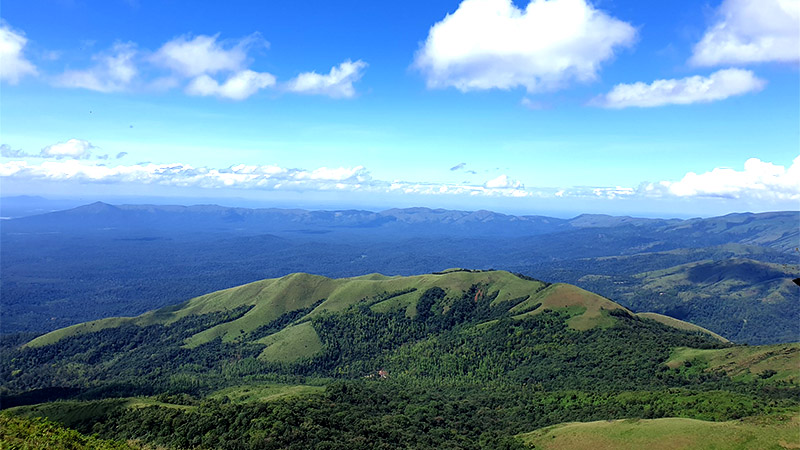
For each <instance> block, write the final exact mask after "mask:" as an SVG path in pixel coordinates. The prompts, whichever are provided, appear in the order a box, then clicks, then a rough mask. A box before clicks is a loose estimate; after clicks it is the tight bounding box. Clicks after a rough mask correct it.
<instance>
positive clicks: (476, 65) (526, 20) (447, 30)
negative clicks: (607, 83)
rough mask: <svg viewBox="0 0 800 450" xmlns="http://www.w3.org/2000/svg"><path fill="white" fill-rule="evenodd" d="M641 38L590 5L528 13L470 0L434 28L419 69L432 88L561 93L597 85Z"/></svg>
mask: <svg viewBox="0 0 800 450" xmlns="http://www.w3.org/2000/svg"><path fill="white" fill-rule="evenodd" d="M635 37H636V30H635V29H634V28H633V27H632V26H631V25H630V24H628V23H626V22H623V21H621V20H618V19H616V18H614V17H611V16H609V15H607V14H605V13H604V12H602V11H600V10H598V9H595V8H594V7H592V5H590V4H589V3H587V2H586V0H549V1H547V0H532V1H531V2H530V3H528V5H527V7H526V8H525V9H524V10H522V9H519V8H517V7H516V6H515V5H514V4H513V3H512V1H511V0H464V1H463V2H462V3H461V4H460V5H459V7H458V9H457V10H456V11H455V12H454V13H453V14H448V15H447V16H446V17H445V18H444V19H442V21H441V22H438V23H436V24H435V25H433V27H431V29H430V31H429V33H428V37H427V39H426V41H425V43H424V44H423V45H422V47H421V48H420V50H419V51H418V52H417V54H416V57H415V60H414V66H415V67H416V68H417V69H419V70H420V71H422V73H423V74H424V75H425V77H426V80H427V86H428V87H429V88H445V87H455V88H456V89H459V90H460V91H462V92H466V91H473V90H481V89H492V88H498V89H511V88H514V87H518V86H523V87H525V88H526V89H527V90H528V92H537V91H544V90H554V89H558V88H560V87H561V86H563V85H564V84H565V83H567V82H568V81H570V80H573V79H574V80H578V81H590V80H593V79H595V78H596V76H597V72H598V70H599V67H600V64H601V63H603V62H605V61H607V60H609V59H610V58H612V57H613V56H614V51H615V50H616V49H617V48H620V47H625V46H630V45H632V44H633V42H634V40H635Z"/></svg>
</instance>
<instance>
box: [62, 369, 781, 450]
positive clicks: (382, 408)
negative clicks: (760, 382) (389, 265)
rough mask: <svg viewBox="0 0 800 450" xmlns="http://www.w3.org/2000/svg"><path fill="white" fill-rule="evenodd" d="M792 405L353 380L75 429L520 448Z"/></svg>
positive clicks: (231, 442)
mask: <svg viewBox="0 0 800 450" xmlns="http://www.w3.org/2000/svg"><path fill="white" fill-rule="evenodd" d="M790 404H791V403H790V402H787V401H763V400H761V399H759V398H758V397H755V396H752V395H745V394H734V393H731V392H724V391H706V392H700V391H691V390H683V389H672V390H662V391H655V392H643V391H636V392H623V393H610V392H581V391H557V392H548V391H542V390H539V389H538V388H536V387H534V386H510V385H507V384H501V383H489V384H479V385H475V384H465V383H436V382H431V381H426V380H417V381H415V382H409V381H399V380H391V379H389V380H352V381H344V382H337V383H334V384H332V385H330V386H328V387H327V388H326V390H325V392H324V393H321V394H315V395H309V396H305V397H299V398H291V399H286V400H278V401H273V402H251V403H247V404H230V403H228V402H226V401H225V400H205V401H203V402H201V403H200V405H199V406H198V407H197V408H196V409H178V408H166V407H157V406H154V407H144V408H133V409H130V408H119V409H116V410H113V411H109V413H108V414H107V415H105V416H103V417H95V418H94V420H93V421H91V422H89V421H87V422H84V423H76V424H75V426H76V427H77V428H78V429H79V430H81V431H83V432H86V433H90V432H96V433H99V434H100V435H101V436H115V437H117V438H125V439H137V440H142V441H144V442H149V443H154V444H158V445H165V446H169V447H174V448H182V449H183V448H187V449H188V448H206V449H211V448H214V449H228V450H246V449H307V448H315V449H376V448H377V449H406V448H415V449H439V448H461V449H484V448H492V449H521V448H525V447H523V446H522V445H521V444H520V443H519V442H518V441H516V440H514V439H513V436H514V435H515V434H517V433H521V432H525V431H531V430H533V429H537V428H540V427H545V426H549V425H553V424H556V423H561V422H568V421H591V420H602V419H616V418H626V417H645V418H658V417H675V416H680V417H694V418H702V419H706V420H731V419H736V418H740V417H745V416H749V415H753V414H760V413H770V412H773V411H782V410H783V409H784V408H785V407H786V406H787V405H790Z"/></svg>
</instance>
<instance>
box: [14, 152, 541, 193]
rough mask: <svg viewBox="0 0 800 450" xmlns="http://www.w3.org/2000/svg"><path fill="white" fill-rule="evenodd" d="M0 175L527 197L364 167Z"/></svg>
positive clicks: (499, 186) (503, 184)
mask: <svg viewBox="0 0 800 450" xmlns="http://www.w3.org/2000/svg"><path fill="white" fill-rule="evenodd" d="M0 177H5V178H8V179H15V180H25V181H71V182H80V183H136V184H158V185H163V186H180V187H197V188H211V189H216V188H238V189H261V190H288V191H365V192H383V193H389V192H398V193H413V194H455V195H459V194H466V195H484V196H510V197H522V196H529V195H532V194H531V193H529V192H526V191H525V190H524V186H522V184H521V183H519V182H517V181H513V180H510V179H509V178H508V177H506V176H502V177H499V178H498V179H496V180H500V181H494V182H491V181H490V182H488V183H486V185H483V186H477V185H459V184H441V183H424V182H422V183H419V182H407V181H399V180H396V181H383V180H375V179H373V178H372V176H371V174H370V172H369V171H368V170H367V169H366V168H364V167H363V166H355V167H338V168H329V167H320V168H317V169H313V170H306V169H296V168H283V167H279V166H276V165H260V166H256V165H245V164H237V165H233V166H230V167H227V168H224V169H214V168H208V167H194V166H191V165H188V164H180V163H176V164H150V163H148V164H144V163H143V164H134V165H118V166H113V167H112V166H107V165H104V164H85V163H82V162H80V161H77V160H69V161H46V162H42V163H41V164H29V163H28V162H26V161H10V162H6V163H0Z"/></svg>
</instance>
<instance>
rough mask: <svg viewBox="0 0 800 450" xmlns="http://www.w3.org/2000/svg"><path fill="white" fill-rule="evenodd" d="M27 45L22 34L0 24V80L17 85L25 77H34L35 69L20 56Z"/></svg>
mask: <svg viewBox="0 0 800 450" xmlns="http://www.w3.org/2000/svg"><path fill="white" fill-rule="evenodd" d="M27 43H28V39H26V38H25V36H24V35H23V34H22V33H19V32H16V31H14V30H12V29H11V27H9V26H8V24H6V23H5V22H0V61H2V64H0V80H3V81H7V82H8V83H11V84H17V83H18V82H19V80H20V78H22V77H24V76H25V75H36V73H37V72H36V67H34V65H33V64H31V62H30V61H28V60H27V59H25V56H23V54H22V51H23V49H24V48H25V45H26V44H27Z"/></svg>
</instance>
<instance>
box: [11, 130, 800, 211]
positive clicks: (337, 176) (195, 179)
mask: <svg viewBox="0 0 800 450" xmlns="http://www.w3.org/2000/svg"><path fill="white" fill-rule="evenodd" d="M71 141H73V140H71ZM84 142H85V141H84ZM86 144H88V143H86ZM86 144H83V143H75V142H70V141H67V142H65V143H59V144H56V145H53V146H49V147H45V149H47V151H48V152H51V153H53V154H59V155H68V157H69V158H72V159H63V160H49V161H44V162H41V163H40V164H30V163H28V162H26V161H9V162H5V163H0V177H3V178H6V179H9V180H18V181H59V182H78V183H104V184H115V183H132V184H145V185H161V186H177V187H194V188H206V189H221V188H233V189H255V190H270V191H295V192H305V191H339V192H367V193H401V194H416V195H462V196H483V197H536V198H603V199H625V198H726V199H746V200H757V201H792V200H794V201H797V200H800V156H798V157H797V158H795V159H794V161H793V162H792V165H791V166H790V167H789V168H788V169H787V168H786V167H784V166H781V165H776V164H773V163H770V162H764V161H761V160H760V159H758V158H750V159H748V160H747V161H746V162H745V163H744V168H743V170H735V169H732V168H725V167H720V168H715V169H713V170H711V171H709V172H705V173H701V174H697V173H694V172H689V173H687V174H686V175H685V176H684V177H683V178H682V179H680V180H678V181H660V182H655V183H649V182H645V183H642V184H640V185H639V186H638V187H636V188H634V187H626V186H573V187H568V188H561V189H558V188H552V187H533V188H531V187H526V186H525V185H524V184H523V183H522V182H520V181H518V180H514V179H512V178H511V177H509V176H508V175H507V174H502V175H499V176H497V177H495V178H492V179H490V180H487V181H486V182H484V183H482V184H468V183H435V182H415V181H405V180H394V181H388V180H377V179H374V178H373V177H372V175H371V173H370V171H369V170H367V169H366V168H365V167H364V166H354V167H333V168H331V167H320V168H317V169H299V168H284V167H280V166H277V165H246V164H237V165H233V166H230V167H227V168H222V169H217V168H209V167H194V166H191V165H188V164H181V163H175V164H153V163H140V164H133V165H117V166H110V165H105V164H92V163H88V162H86V161H79V160H78V159H77V158H81V159H86V158H85V157H83V156H82V155H85V154H87V152H88V149H86V148H85V147H86ZM89 145H91V144H89ZM0 149H2V150H3V156H7V157H9V156H12V153H13V152H19V151H18V150H17V151H11V153H8V151H10V148H9V147H8V146H0ZM82 150H83V153H82ZM44 151H45V150H43V152H44ZM65 158H66V157H65Z"/></svg>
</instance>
